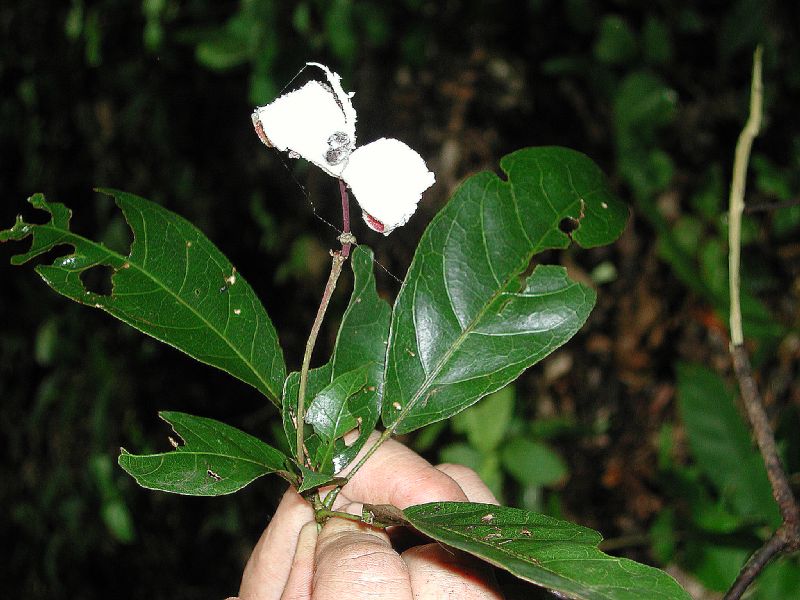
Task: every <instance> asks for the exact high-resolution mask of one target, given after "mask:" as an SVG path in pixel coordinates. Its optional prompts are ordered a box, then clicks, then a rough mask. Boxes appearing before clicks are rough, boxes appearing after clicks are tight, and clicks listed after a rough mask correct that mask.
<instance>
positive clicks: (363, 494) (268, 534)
mask: <svg viewBox="0 0 800 600" xmlns="http://www.w3.org/2000/svg"><path fill="white" fill-rule="evenodd" d="M375 439H376V436H375V434H373V437H372V438H370V440H369V441H368V442H367V444H366V446H365V447H367V448H368V447H370V445H371V444H372V443H373V442H374V441H375ZM353 464H355V461H354V463H353ZM345 472H346V470H345ZM443 500H452V501H461V502H466V501H470V502H485V503H492V504H497V500H496V499H495V497H494V496H493V495H492V493H491V492H490V491H489V489H488V488H487V487H486V485H485V484H484V483H483V482H482V481H481V480H480V478H479V477H478V476H477V475H476V474H475V472H474V471H472V470H471V469H468V468H466V467H462V466H460V465H450V464H447V465H439V466H437V467H434V466H432V465H431V464H430V463H429V462H427V461H426V460H425V459H423V458H422V457H421V456H419V455H418V454H416V453H414V452H413V451H411V450H409V449H408V448H406V447H405V446H403V445H402V444H400V443H399V442H396V441H394V440H388V441H386V442H385V443H384V444H383V445H382V446H381V447H380V448H379V449H378V450H377V451H376V452H375V454H374V455H373V456H372V457H370V459H369V460H368V461H367V462H366V463H365V464H364V466H363V467H362V468H361V469H360V470H359V471H358V472H357V473H356V474H355V475H354V476H353V478H352V479H351V480H350V481H349V482H348V484H347V485H346V486H344V488H342V491H341V493H340V494H339V496H338V498H337V499H336V503H335V505H334V509H335V510H339V511H343V512H349V513H353V514H361V503H369V504H393V505H394V506H396V507H398V508H406V507H408V506H411V505H414V504H422V503H425V502H434V501H443ZM502 597H503V596H502V594H501V593H500V591H499V589H498V588H497V584H496V582H495V580H494V575H493V573H492V570H491V567H489V566H488V565H487V564H486V563H483V562H481V561H479V560H477V559H475V558H473V557H471V556H469V555H467V554H464V553H461V552H459V551H457V550H452V549H450V548H446V547H444V546H442V545H440V544H438V543H425V544H423V545H418V546H413V547H411V548H408V549H406V550H405V551H403V552H402V553H399V552H398V551H396V550H395V549H394V548H393V547H392V541H391V539H390V536H389V535H387V533H386V531H383V530H380V529H377V528H373V527H369V526H367V525H364V524H362V523H358V522H354V521H349V520H346V519H341V518H335V517H334V518H331V519H330V520H328V522H327V523H326V524H325V526H324V527H323V528H322V530H321V531H319V533H318V532H317V524H316V523H315V521H314V512H313V510H312V508H311V506H310V505H309V503H308V502H306V501H305V500H304V499H303V498H301V497H300V495H299V494H297V492H295V491H294V489H293V488H289V490H288V491H287V492H286V493H285V494H284V496H283V499H282V500H281V502H280V505H279V506H278V509H277V511H276V512H275V515H274V517H273V518H272V521H271V522H270V524H269V526H268V527H267V529H266V530H265V531H264V533H263V534H262V536H261V539H260V540H259V541H258V544H257V545H256V547H255V548H254V549H253V553H252V555H251V556H250V560H249V561H248V562H247V566H246V567H245V570H244V575H243V576H242V584H241V588H240V590H239V598H240V599H241V600H268V599H269V600H273V599H274V600H277V599H281V600H298V599H301V598H302V599H313V600H345V599H346V600H361V599H366V598H369V599H370V600H401V599H402V600H406V599H412V598H413V599H417V600H419V599H423V598H424V599H432V598H458V599H459V600H496V599H499V598H502Z"/></svg>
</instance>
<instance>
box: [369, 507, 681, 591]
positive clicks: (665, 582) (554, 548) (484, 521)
mask: <svg viewBox="0 0 800 600" xmlns="http://www.w3.org/2000/svg"><path fill="white" fill-rule="evenodd" d="M402 513H403V516H404V517H405V519H407V521H408V522H409V523H410V524H411V525H413V526H414V528H416V529H417V530H419V531H420V532H422V533H424V534H425V535H428V536H430V537H431V538H433V539H435V540H437V541H439V542H442V543H443V544H447V545H448V546H453V547H454V548H458V549H460V550H463V551H465V552H469V553H470V554H473V555H475V556H478V557H480V558H482V559H483V560H486V561H487V562H490V563H491V564H493V565H495V566H497V567H500V568H501V569H506V570H507V571H509V572H511V573H513V574H514V575H516V576H517V577H520V578H522V579H525V580H527V581H530V582H532V583H535V584H537V585H540V586H543V587H546V588H548V589H551V590H556V591H558V592H560V593H561V594H563V595H564V596H565V597H567V598H582V599H586V600H640V599H641V598H647V599H648V600H690V596H689V595H688V594H687V593H686V592H685V591H684V590H683V589H682V588H681V587H680V586H679V585H678V583H677V582H676V581H675V580H674V579H672V577H670V576H669V575H667V574H666V573H664V572H663V571H660V570H659V569H655V568H653V567H649V566H646V565H643V564H640V563H637V562H634V561H632V560H629V559H626V558H616V557H614V556H609V555H608V554H605V553H603V552H601V551H600V550H599V549H598V548H597V545H598V544H599V543H600V541H601V540H602V536H601V535H600V534H599V533H597V532H596V531H593V530H591V529H588V528H586V527H581V526H579V525H574V524H572V523H567V522H566V521H560V520H558V519H554V518H552V517H548V516H545V515H540V514H536V513H531V512H527V511H524V510H520V509H517V508H509V507H505V506H495V505H492V504H475V503H469V502H434V503H431V504H421V505H418V506H411V507H408V508H406V509H405V510H403V511H402ZM378 517H379V515H378Z"/></svg>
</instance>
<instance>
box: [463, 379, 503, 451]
mask: <svg viewBox="0 0 800 600" xmlns="http://www.w3.org/2000/svg"><path fill="white" fill-rule="evenodd" d="M515 399H516V394H515V391H514V386H513V385H507V386H506V387H504V388H503V389H502V390H498V391H497V392H495V393H494V394H490V395H488V396H487V397H486V398H485V399H484V400H483V402H481V403H480V404H476V405H474V406H471V407H469V408H468V409H467V410H465V411H463V412H462V413H460V414H458V415H456V416H455V417H453V430H455V431H457V432H458V433H464V434H466V436H467V441H469V444H470V446H472V447H473V448H475V449H476V450H479V451H480V452H484V453H486V452H491V451H492V450H494V449H495V448H497V447H498V446H499V445H500V442H502V441H503V438H504V437H505V435H506V431H507V430H508V426H509V425H510V424H511V417H512V416H513V414H514V400H515Z"/></svg>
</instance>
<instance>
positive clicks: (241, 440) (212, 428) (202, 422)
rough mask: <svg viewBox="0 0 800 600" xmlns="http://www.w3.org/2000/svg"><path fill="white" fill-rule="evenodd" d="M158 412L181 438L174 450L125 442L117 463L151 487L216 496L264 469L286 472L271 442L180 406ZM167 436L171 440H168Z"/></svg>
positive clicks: (285, 473)
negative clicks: (130, 446) (143, 450)
mask: <svg viewBox="0 0 800 600" xmlns="http://www.w3.org/2000/svg"><path fill="white" fill-rule="evenodd" d="M159 416H160V417H161V418H162V419H164V420H165V421H166V422H167V423H169V424H170V425H172V429H173V430H174V431H175V433H176V434H178V435H179V436H180V437H181V439H183V440H184V442H185V444H184V445H183V446H178V445H177V443H174V444H173V445H175V450H174V451H173V452H165V453H162V454H144V455H135V454H130V453H129V452H127V451H126V450H125V449H124V448H123V449H122V454H120V456H119V465H120V466H121V467H122V468H123V469H125V470H126V471H127V472H128V473H129V474H130V475H132V476H133V478H134V479H136V482H137V483H138V484H139V485H140V486H142V487H145V488H149V489H151V490H161V491H164V492H172V493H174V494H187V495H190V496H221V495H223V494H230V493H232V492H235V491H237V490H240V489H242V488H243V487H244V486H246V485H247V484H248V483H250V482H251V481H253V480H254V479H257V478H258V477H261V476H262V475H266V474H267V473H274V472H276V471H278V472H281V473H282V474H283V475H284V476H289V474H288V472H287V471H286V469H287V459H286V457H285V456H284V455H283V454H281V453H280V452H279V451H278V450H276V449H275V448H273V447H271V446H268V445H267V444H265V443H264V442H262V441H261V440H259V439H258V438H255V437H253V436H252V435H249V434H247V433H245V432H243V431H240V430H238V429H236V428H235V427H231V426H230V425H226V424H225V423H220V422H219V421H215V420H213V419H206V418H204V417H195V416H193V415H187V414H185V413H179V412H162V413H159ZM171 441H172V440H171Z"/></svg>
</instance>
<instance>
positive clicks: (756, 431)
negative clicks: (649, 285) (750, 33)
mask: <svg viewBox="0 0 800 600" xmlns="http://www.w3.org/2000/svg"><path fill="white" fill-rule="evenodd" d="M761 54H762V50H761V46H759V47H758V48H756V51H755V55H754V57H753V79H752V85H751V88H750V115H749V116H748V119H747V123H746V124H745V126H744V129H743V130H742V133H741V134H740V135H739V140H738V142H737V144H736V153H735V158H734V163H733V178H732V181H731V193H730V204H729V209H728V246H729V250H728V251H729V255H728V269H729V273H728V277H729V287H730V301H731V310H730V329H731V346H730V353H731V358H732V361H733V369H734V372H735V373H736V379H737V381H738V382H739V392H740V395H741V398H742V403H743V405H744V409H745V412H746V413H747V417H748V420H749V421H750V426H751V428H752V430H753V435H754V436H755V439H756V444H757V445H758V449H759V451H760V453H761V457H762V459H763V460H764V466H765V467H766V471H767V476H768V477H769V482H770V485H771V487H772V495H773V496H774V498H775V501H776V502H777V504H778V507H779V509H780V512H781V517H782V518H783V525H781V527H780V528H778V530H777V531H776V532H775V534H774V535H773V536H772V537H771V538H770V539H769V540H768V541H767V542H766V543H765V544H764V545H763V546H762V547H761V548H760V549H759V550H757V551H756V552H755V553H754V554H753V555H752V556H751V557H750V559H749V560H748V562H747V564H746V565H745V566H744V567H743V568H742V570H741V571H740V573H739V576H738V577H737V578H736V581H735V582H734V584H733V585H732V586H731V588H730V589H729V590H728V593H727V594H726V595H725V600H738V599H739V598H741V597H742V595H743V594H744V592H745V590H746V589H747V588H748V586H749V585H750V584H751V583H752V582H753V581H754V580H755V578H756V577H757V576H758V575H759V573H760V572H761V571H762V570H763V569H764V567H765V566H766V565H767V564H768V563H769V561H770V560H772V558H773V557H774V556H776V555H777V554H779V553H781V552H784V551H792V550H797V549H800V507H798V504H797V501H796V500H795V497H794V494H793V493H792V489H791V486H790V484H789V480H788V478H787V476H786V472H785V471H784V470H783V466H782V465H781V460H780V456H779V455H778V449H777V445H776V444H775V435H774V433H773V431H772V428H771V427H770V424H769V419H768V417H767V413H766V411H765V409H764V403H763V401H762V398H761V394H760V392H759V390H758V386H757V385H756V382H755V379H754V378H753V369H752V367H751V366H750V358H749V356H748V353H747V349H746V348H745V346H744V333H743V329H742V309H741V302H740V297H741V296H740V293H741V290H740V286H741V283H740V272H739V270H740V257H741V229H742V212H743V210H744V187H745V179H746V175H747V163H748V161H749V158H750V149H751V147H752V145H753V139H754V138H755V137H756V136H757V135H758V132H759V129H760V126H761V119H762V105H763V84H762V81H761Z"/></svg>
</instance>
